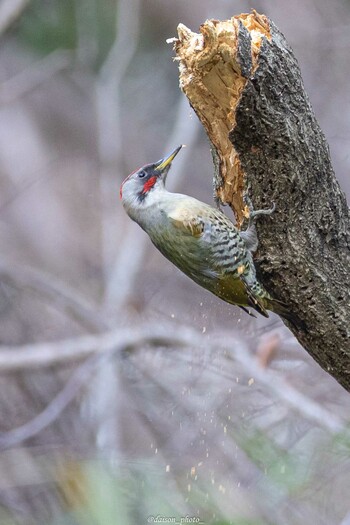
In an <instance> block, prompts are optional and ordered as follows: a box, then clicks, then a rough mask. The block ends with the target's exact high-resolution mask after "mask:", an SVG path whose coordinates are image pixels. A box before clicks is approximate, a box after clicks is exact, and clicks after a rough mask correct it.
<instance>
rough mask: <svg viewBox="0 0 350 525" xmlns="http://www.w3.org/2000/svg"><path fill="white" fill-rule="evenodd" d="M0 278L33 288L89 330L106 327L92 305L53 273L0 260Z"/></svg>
mask: <svg viewBox="0 0 350 525" xmlns="http://www.w3.org/2000/svg"><path fill="white" fill-rule="evenodd" d="M0 279H1V280H3V281H7V282H11V283H12V284H14V285H17V286H22V287H25V288H30V289H32V290H34V291H35V292H37V293H39V294H40V295H42V296H43V297H45V298H47V299H49V300H50V301H52V303H53V304H54V305H56V306H58V307H59V308H62V309H64V310H66V311H67V313H68V314H69V315H70V316H73V317H74V318H75V319H77V320H79V322H80V323H82V324H83V325H84V326H85V327H86V328H87V329H89V330H92V331H96V330H98V331H100V330H105V329H106V328H107V323H105V321H104V320H103V319H102V318H101V317H100V316H99V314H98V313H96V307H95V306H94V305H93V304H91V303H90V302H89V301H88V300H87V299H86V298H85V297H83V296H81V295H80V294H79V292H78V291H77V290H74V289H72V288H70V287H69V286H68V285H67V284H66V283H63V282H62V281H60V280H59V279H57V278H56V277H54V276H53V275H48V274H45V273H44V272H42V271H41V270H40V271H39V270H35V269H34V268H30V267H29V266H24V265H19V264H16V263H14V262H12V261H5V260H4V259H2V261H1V262H0Z"/></svg>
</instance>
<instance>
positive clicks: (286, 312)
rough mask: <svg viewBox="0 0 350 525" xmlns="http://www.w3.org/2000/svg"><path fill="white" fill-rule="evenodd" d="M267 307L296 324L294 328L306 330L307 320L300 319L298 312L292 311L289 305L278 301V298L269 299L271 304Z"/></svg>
mask: <svg viewBox="0 0 350 525" xmlns="http://www.w3.org/2000/svg"><path fill="white" fill-rule="evenodd" d="M267 308H268V309H269V310H272V312H275V313H276V314H277V315H280V316H281V317H283V318H284V319H286V320H287V321H289V322H290V323H291V324H292V325H293V326H294V328H296V330H298V331H306V324H305V322H304V321H303V320H302V319H300V317H298V316H297V315H296V314H294V313H292V312H291V311H290V308H289V306H288V305H287V304H286V303H284V302H283V301H278V299H272V298H271V299H269V304H268V307H267Z"/></svg>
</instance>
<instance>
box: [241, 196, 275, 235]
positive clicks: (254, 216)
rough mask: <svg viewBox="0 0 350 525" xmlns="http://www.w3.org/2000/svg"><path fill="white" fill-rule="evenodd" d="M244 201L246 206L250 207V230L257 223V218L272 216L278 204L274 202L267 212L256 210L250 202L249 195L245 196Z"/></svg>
mask: <svg viewBox="0 0 350 525" xmlns="http://www.w3.org/2000/svg"><path fill="white" fill-rule="evenodd" d="M243 200H244V202H245V204H246V205H247V206H248V209H249V222H248V229H249V227H250V226H251V225H252V224H253V223H254V222H255V220H256V219H257V217H259V216H260V215H271V214H272V213H273V212H274V211H275V209H276V204H275V203H274V202H273V203H272V207H271V208H268V209H265V210H254V206H253V203H252V201H251V200H250V198H249V197H248V195H245V196H244V198H243Z"/></svg>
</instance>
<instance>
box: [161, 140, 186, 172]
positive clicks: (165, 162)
mask: <svg viewBox="0 0 350 525" xmlns="http://www.w3.org/2000/svg"><path fill="white" fill-rule="evenodd" d="M182 146H183V145H182V144H181V146H179V147H178V148H176V149H174V151H173V152H172V153H170V155H168V156H167V157H165V158H164V159H161V160H160V161H159V163H157V167H156V170H157V171H159V172H163V171H164V170H165V168H167V167H168V166H169V167H170V164H171V163H172V161H173V160H174V158H175V157H176V155H177V154H178V153H179V151H180V149H181V148H182Z"/></svg>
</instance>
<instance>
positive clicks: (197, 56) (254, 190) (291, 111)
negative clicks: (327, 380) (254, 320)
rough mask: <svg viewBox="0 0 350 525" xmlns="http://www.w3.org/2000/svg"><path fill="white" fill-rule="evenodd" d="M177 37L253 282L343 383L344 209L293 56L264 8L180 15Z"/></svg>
mask: <svg viewBox="0 0 350 525" xmlns="http://www.w3.org/2000/svg"><path fill="white" fill-rule="evenodd" d="M178 34H179V38H178V39H177V40H176V42H175V50H176V53H177V57H176V59H177V60H179V69H180V86H181V88H182V89H183V91H184V93H185V94H186V96H187V97H188V99H189V101H190V104H191V106H192V107H193V109H194V111H195V112H196V114H197V115H198V117H199V119H200V120H201V122H202V124H203V126H204V128H205V130H206V132H207V134H208V137H209V139H210V141H211V143H212V145H213V148H212V149H213V158H214V166H215V175H214V189H215V193H216V197H217V199H218V200H219V201H221V202H222V203H223V204H228V205H230V206H231V208H232V209H233V211H234V212H235V215H236V218H237V222H238V224H239V225H241V224H242V222H243V221H244V218H245V217H247V216H248V213H249V212H248V209H247V207H246V206H245V204H244V195H248V196H249V197H250V199H251V200H252V202H253V204H254V208H255V209H260V208H266V207H270V206H271V204H272V203H273V202H275V203H276V211H275V213H274V214H273V216H272V217H263V218H262V219H261V220H259V221H258V224H257V230H258V235H259V241H260V244H259V250H258V254H257V255H258V257H257V261H258V264H259V268H260V273H261V281H262V283H263V284H264V286H265V287H266V289H267V290H268V291H269V292H270V293H271V295H272V296H273V297H275V298H276V299H279V300H282V301H284V302H286V303H287V304H288V305H290V310H291V312H292V313H293V314H294V315H295V316H297V317H298V318H300V319H302V320H303V321H304V323H305V327H304V328H302V329H299V330H297V329H296V328H295V327H293V326H291V325H290V324H288V323H287V324H288V326H289V328H290V329H291V330H292V331H293V332H294V334H295V336H296V337H297V338H298V340H299V341H300V343H301V344H302V345H303V346H304V348H305V349H306V350H307V351H308V352H309V353H310V354H311V355H312V356H313V357H314V359H315V360H316V361H317V362H318V363H319V364H320V365H321V366H322V368H324V369H325V370H326V371H327V372H329V373H330V374H331V375H332V376H334V377H335V379H336V380H337V381H338V382H339V383H340V384H342V385H343V386H344V388H346V389H347V390H349V391H350V272H349V269H350V264H349V262H350V219H349V209H348V206H347V203H346V199H345V196H344V194H343V192H342V191H341V189H340V187H339V184H338V182H337V180H336V179H335V176H334V172H333V168H332V165H331V161H330V154H329V148H328V144H327V142H326V140H325V137H324V135H323V133H322V131H321V129H320V127H319V125H318V123H317V121H316V118H315V115H314V113H313V110H312V107H311V105H310V102H309V99H308V96H307V94H306V93H305V90H304V86H303V82H302V78H301V74H300V70H299V66H298V63H297V60H296V58H295V56H294V54H293V52H292V50H291V48H290V47H289V45H288V43H287V42H286V40H285V38H284V36H283V35H282V34H281V32H280V31H279V30H278V29H277V27H276V26H275V25H274V24H273V22H271V21H270V20H268V19H267V18H266V17H265V16H263V15H259V14H257V13H256V12H255V11H253V13H252V14H249V15H248V14H241V15H239V16H235V17H233V18H232V19H231V20H226V21H222V22H219V21H217V20H210V21H208V20H207V21H206V22H205V23H204V24H203V25H202V26H201V27H200V34H196V33H192V32H191V31H190V30H189V29H188V28H186V27H185V26H184V25H182V24H180V25H179V27H178Z"/></svg>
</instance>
